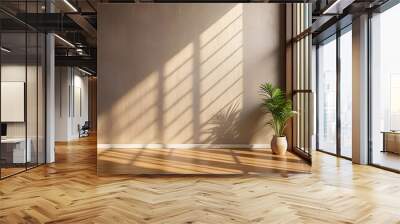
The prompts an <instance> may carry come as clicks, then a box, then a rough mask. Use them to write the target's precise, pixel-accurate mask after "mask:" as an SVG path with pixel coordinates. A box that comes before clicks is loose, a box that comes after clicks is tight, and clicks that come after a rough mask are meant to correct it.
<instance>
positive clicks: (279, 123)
mask: <svg viewBox="0 0 400 224" xmlns="http://www.w3.org/2000/svg"><path fill="white" fill-rule="evenodd" d="M260 91H261V96H262V97H263V98H262V101H263V102H262V107H263V108H264V109H265V111H266V113H269V114H271V115H272V120H270V121H268V122H267V125H271V126H272V128H273V130H274V132H275V135H274V137H273V138H272V141H271V148H272V152H273V153H274V154H278V155H284V154H285V153H286V151H287V139H286V136H285V135H284V133H283V132H284V130H285V127H286V125H287V123H288V121H289V119H290V118H291V117H293V116H294V115H295V114H296V112H295V111H293V110H292V101H291V100H290V99H288V98H287V96H286V94H285V93H284V92H283V91H282V90H281V89H280V88H278V87H274V86H273V85H272V84H271V83H268V82H267V83H264V84H261V86H260Z"/></svg>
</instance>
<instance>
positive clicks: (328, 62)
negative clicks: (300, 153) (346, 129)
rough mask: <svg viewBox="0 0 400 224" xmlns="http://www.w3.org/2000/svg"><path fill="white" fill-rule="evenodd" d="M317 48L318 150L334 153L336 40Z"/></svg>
mask: <svg viewBox="0 0 400 224" xmlns="http://www.w3.org/2000/svg"><path fill="white" fill-rule="evenodd" d="M332 39H333V40H332V41H329V42H327V43H325V44H323V45H320V46H319V48H318V66H319V68H318V93H317V94H318V139H317V141H318V148H319V149H320V150H323V151H327V152H330V153H336V38H332Z"/></svg>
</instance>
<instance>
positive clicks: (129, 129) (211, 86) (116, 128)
mask: <svg viewBox="0 0 400 224" xmlns="http://www.w3.org/2000/svg"><path fill="white" fill-rule="evenodd" d="M115 10H118V12H119V13H118V15H117V14H115V13H114V12H115ZM111 18H112V19H111ZM268 18H270V20H272V21H268ZM271 18H273V19H271ZM279 18H280V6H279V5H273V4H267V5H266V4H261V7H260V6H257V7H255V6H254V5H253V6H251V5H243V4H212V5H210V4H169V5H154V4H149V5H147V4H144V5H134V6H128V7H127V6H125V5H123V6H122V5H116V6H113V5H106V6H102V7H101V9H100V10H99V33H100V35H99V36H100V38H99V42H100V43H99V46H100V48H99V62H100V63H99V74H100V75H99V79H98V85H99V92H98V94H99V96H98V103H99V107H98V108H99V111H98V114H99V118H98V120H99V122H98V142H99V143H100V144H117V143H118V144H135V143H137V144H147V143H163V144H179V143H181V144H183V143H219V144H223V143H228V144H229V143H230V144H232V143H238V144H239V143H241V144H248V143H265V142H268V140H266V139H265V136H272V130H271V129H269V128H265V127H264V121H263V120H264V119H265V118H264V117H263V115H262V112H261V111H260V109H259V103H260V101H259V96H258V92H257V91H258V85H259V84H260V83H262V82H265V81H267V80H268V81H270V82H272V83H279V82H282V78H280V77H279V74H280V72H281V71H280V65H281V64H280V63H281V62H280V57H277V54H278V55H279V54H280V51H281V45H280V34H279V32H277V34H276V35H271V33H270V30H274V31H276V30H279V26H280V22H279ZM263 19H265V20H266V21H268V22H267V23H266V24H264V23H262V24H263V26H257V27H254V23H259V21H260V20H263ZM120 20H121V21H131V22H130V23H128V24H127V23H126V22H125V23H123V22H121V23H119V22H118V21H120ZM244 23H246V24H245V25H246V26H245V25H244ZM115 24H118V25H115ZM264 25H265V26H264ZM111 26H113V30H114V32H109V30H110V27H111ZM259 34H261V35H259ZM268 35H269V37H268V38H267V39H265V37H266V36H268ZM111 42H112V44H110V43H111ZM109 55H112V57H110V56H109ZM102 74H107V75H102ZM110 74H112V75H110ZM115 87H118V88H115Z"/></svg>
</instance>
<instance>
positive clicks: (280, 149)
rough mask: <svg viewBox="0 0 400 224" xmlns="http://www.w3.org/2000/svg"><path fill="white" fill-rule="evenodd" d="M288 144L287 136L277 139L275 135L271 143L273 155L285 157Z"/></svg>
mask: <svg viewBox="0 0 400 224" xmlns="http://www.w3.org/2000/svg"><path fill="white" fill-rule="evenodd" d="M287 147H288V143H287V140H286V136H282V137H277V136H275V135H274V137H273V138H272V141H271V149H272V153H274V154H278V155H285V154H286V151H287Z"/></svg>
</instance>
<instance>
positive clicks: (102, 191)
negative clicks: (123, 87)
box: [0, 139, 400, 224]
mask: <svg viewBox="0 0 400 224" xmlns="http://www.w3.org/2000/svg"><path fill="white" fill-rule="evenodd" d="M95 161H96V148H95V141H94V140H93V139H87V140H86V141H81V142H75V143H71V144H68V145H58V146H57V163H56V164H53V165H48V166H42V167H40V168H37V169H34V170H30V171H28V172H27V173H23V174H20V175H17V176H14V177H11V178H8V179H6V180H3V181H0V223H45V222H47V223H171V224H175V223H213V224H216V223H373V224H376V223H384V224H386V223H400V200H399V199H400V175H398V174H395V173H390V172H387V171H383V170H379V169H377V168H373V167H368V166H358V165H352V164H351V163H350V162H349V161H347V160H342V159H337V158H334V157H332V156H329V155H325V154H321V153H317V154H315V155H314V164H313V173H312V174H295V175H289V176H285V175H282V174H271V175H267V176H241V177H237V176H236V177H195V176H192V177H165V176H158V177H156V178H154V177H127V176H118V177H98V176H96V165H95Z"/></svg>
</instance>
